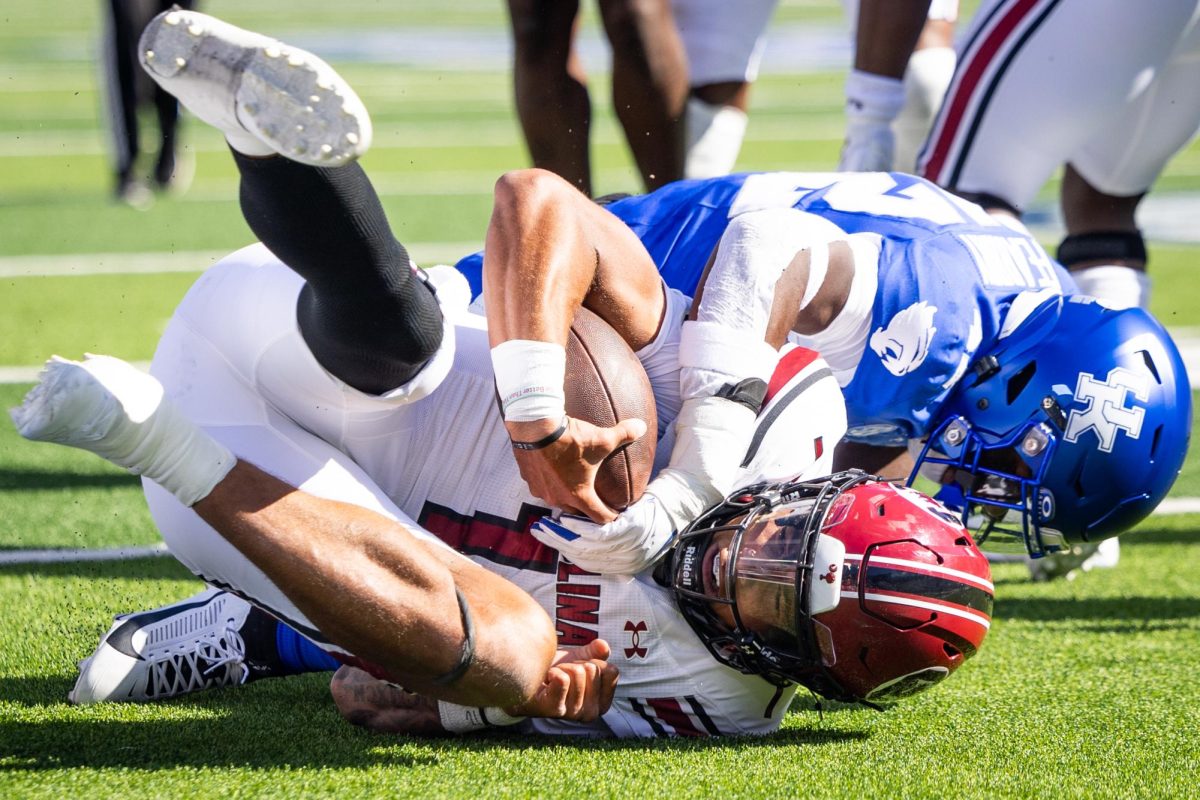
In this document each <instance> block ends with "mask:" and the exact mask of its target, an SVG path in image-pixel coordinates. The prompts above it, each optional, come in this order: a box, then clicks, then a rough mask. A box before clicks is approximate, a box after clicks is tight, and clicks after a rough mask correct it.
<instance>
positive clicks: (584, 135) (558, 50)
mask: <svg viewBox="0 0 1200 800" xmlns="http://www.w3.org/2000/svg"><path fill="white" fill-rule="evenodd" d="M508 13H509V18H510V20H511V23H512V34H513V89H514V93H515V96H516V106H517V117H518V118H519V119H520V121H521V130H522V131H523V132H524V134H525V143H526V145H527V146H528V147H529V155H530V157H531V158H532V159H533V164H534V166H537V167H541V168H543V169H548V170H550V171H552V172H556V173H558V174H559V175H562V176H563V177H564V178H565V179H566V180H568V181H569V182H570V183H571V184H572V185H573V186H575V187H576V188H577V189H579V190H580V191H582V192H583V193H584V194H587V195H590V194H591V193H592V167H591V156H590V154H589V151H588V136H589V133H590V129H591V120H592V106H591V100H590V98H589V97H588V89H587V75H586V74H585V73H584V69H583V62H581V61H580V60H579V57H578V55H577V54H576V52H575V48H574V46H573V44H574V39H575V29H576V25H577V17H578V15H579V0H508Z"/></svg>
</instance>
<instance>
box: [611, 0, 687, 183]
mask: <svg viewBox="0 0 1200 800" xmlns="http://www.w3.org/2000/svg"><path fill="white" fill-rule="evenodd" d="M600 16H601V18H602V20H603V22H604V30H605V32H606V33H607V34H608V41H609V43H610V44H611V45H612V93H613V108H614V109H615V110H616V114H617V119H619V120H620V121H621V127H622V128H623V129H624V130H625V139H626V141H627V142H628V143H629V149H630V151H632V153H633V158H634V161H635V162H637V165H638V171H639V172H641V174H642V181H643V182H644V183H645V184H646V188H647V189H657V188H658V187H659V186H662V185H664V184H667V183H670V182H672V181H676V180H679V179H680V178H682V177H683V136H684V130H683V112H684V104H685V103H686V102H687V82H688V77H687V74H688V73H687V62H686V60H685V57H684V53H683V44H682V43H681V42H680V40H679V32H678V31H677V30H676V28H675V22H674V19H673V18H672V16H671V4H670V2H669V0H600Z"/></svg>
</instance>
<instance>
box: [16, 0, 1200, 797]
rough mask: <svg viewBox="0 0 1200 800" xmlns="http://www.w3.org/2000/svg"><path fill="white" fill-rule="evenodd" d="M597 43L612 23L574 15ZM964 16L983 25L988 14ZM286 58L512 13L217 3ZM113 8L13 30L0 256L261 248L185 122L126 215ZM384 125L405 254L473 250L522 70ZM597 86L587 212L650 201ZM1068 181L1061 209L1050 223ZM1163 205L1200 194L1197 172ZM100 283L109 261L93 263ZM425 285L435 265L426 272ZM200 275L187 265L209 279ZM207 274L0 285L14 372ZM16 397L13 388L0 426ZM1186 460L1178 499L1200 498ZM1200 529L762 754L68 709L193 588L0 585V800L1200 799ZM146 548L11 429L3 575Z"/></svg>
mask: <svg viewBox="0 0 1200 800" xmlns="http://www.w3.org/2000/svg"><path fill="white" fill-rule="evenodd" d="M584 5H585V7H587V13H588V14H589V25H591V26H594V24H595V22H594V7H593V6H594V4H584ZM781 5H782V7H781V9H780V11H779V16H778V18H777V19H778V20H779V21H784V22H788V23H805V24H807V23H813V24H835V23H836V21H837V19H838V18H839V15H840V10H839V4H838V3H837V2H835V1H834V0H784V2H783V3H782V4H781ZM969 5H970V4H969ZM205 8H206V9H207V10H209V11H212V12H213V13H218V14H227V15H229V16H230V18H231V19H232V20H233V21H236V22H239V23H241V24H246V25H250V26H256V27H259V28H263V29H269V30H271V31H273V32H276V33H278V34H280V35H285V36H286V35H289V34H290V33H292V32H295V33H298V34H300V35H302V36H309V37H317V38H314V41H319V37H320V36H322V35H326V34H329V33H331V32H333V33H336V32H338V31H343V32H344V31H352V32H354V31H358V32H362V33H363V34H364V35H365V34H366V33H371V32H377V31H380V30H394V29H410V30H411V29H414V28H420V27H422V26H426V27H429V28H433V29H445V28H453V29H460V30H462V31H464V32H468V33H470V32H479V31H487V30H494V31H502V30H503V29H504V26H505V25H506V21H505V17H504V11H503V4H501V3H496V2H493V0H463V1H462V2H454V3H441V4H434V3H427V2H416V0H398V1H397V2H393V3H382V4H381V3H378V2H374V0H347V2H342V3H329V2H327V1H326V0H322V1H321V2H318V0H294V1H293V2H289V3H283V2H280V0H264V1H263V2H258V3H252V4H246V3H234V2H233V0H210V2H208V3H206V4H205ZM99 9H100V4H99V3H95V2H91V0H89V1H88V2H83V0H68V1H67V2H66V3H59V4H43V3H10V4H9V7H6V8H5V9H4V10H3V12H0V22H2V23H3V25H2V27H0V103H3V108H4V109H5V113H4V114H3V115H0V257H24V256H59V255H66V256H71V255H78V257H79V258H80V263H81V264H82V265H85V266H86V265H88V264H91V263H93V262H95V261H96V259H95V257H94V254H96V253H147V252H149V253H155V252H166V253H190V252H201V253H209V252H213V251H221V250H225V249H232V248H235V247H239V246H241V245H243V244H245V243H247V242H249V241H250V240H251V236H250V233H249V231H248V230H247V229H246V227H245V225H244V223H243V222H242V221H241V218H240V215H239V213H238V210H237V205H236V195H235V191H236V183H235V171H234V169H233V167H232V165H231V164H230V163H229V160H228V158H227V156H226V155H225V153H224V152H223V149H222V145H221V141H220V137H219V136H217V135H216V134H215V133H213V132H212V131H209V130H207V129H204V128H203V127H202V126H199V125H196V124H193V125H191V126H190V127H189V129H188V130H187V132H186V134H185V141H187V142H188V146H189V147H190V148H191V149H192V150H193V151H194V152H195V153H196V160H197V178H196V181H195V183H194V185H193V188H192V190H191V192H189V193H188V194H186V195H184V196H182V197H179V198H163V199H161V200H160V201H159V203H158V205H156V206H155V208H154V209H153V210H151V211H149V212H146V213H137V212H133V211H130V210H128V209H126V208H124V207H120V206H116V205H113V204H111V203H110V202H109V200H108V191H109V186H108V175H107V167H106V160H105V155H104V153H105V143H104V136H103V133H102V132H101V130H100V129H99V127H98V126H97V123H96V110H97V107H98V105H99V94H98V92H97V87H96V79H95V74H96V71H95V66H94V64H93V63H92V62H91V60H90V59H91V54H92V47H93V42H94V38H95V35H96V26H97V22H98V12H99ZM338 66H339V67H343V66H344V71H345V72H346V73H347V74H348V75H349V76H350V78H351V80H352V81H353V82H354V83H355V84H356V85H357V86H358V87H359V89H360V90H361V93H362V95H363V97H364V99H365V100H366V102H367V104H368V106H369V107H370V108H371V109H372V112H373V114H374V118H375V122H376V130H377V142H376V147H375V148H374V149H373V150H372V152H371V153H370V155H369V156H368V157H367V158H366V159H365V162H364V163H365V166H366V168H367V169H368V170H369V171H370V173H371V174H372V176H373V178H374V180H375V182H376V184H377V186H378V187H379V189H380V193H381V195H382V197H383V202H384V205H385V208H386V209H387V211H388V214H389V216H390V218H391V219H392V222H393V224H394V226H395V227H396V229H397V233H398V235H399V236H400V238H401V239H402V240H404V241H405V242H407V243H410V244H414V249H418V250H419V248H420V247H421V246H423V245H425V244H426V243H438V242H457V243H478V242H479V241H480V240H481V236H482V231H483V227H484V225H485V224H486V221H487V214H488V204H489V192H490V188H491V183H492V181H493V180H494V178H495V176H496V175H497V174H498V173H499V172H501V171H502V170H504V169H508V168H512V167H517V166H523V165H524V164H525V163H526V160H525V152H524V149H523V147H522V146H521V144H520V140H519V136H518V129H517V127H516V123H515V121H514V119H513V117H512V113H511V108H510V105H509V102H510V101H509V92H510V87H509V77H508V75H507V74H504V73H503V71H493V72H486V71H479V70H464V69H460V68H454V69H445V70H442V69H431V68H422V69H413V68H411V67H408V66H405V65H403V64H370V63H353V64H348V65H341V64H339V65H338ZM595 77H596V79H597V80H596V81H595V82H594V84H593V90H594V91H593V101H594V106H595V110H596V121H595V129H594V136H593V158H594V166H595V169H596V173H597V178H596V187H597V189H598V191H601V192H606V191H617V190H626V191H627V190H630V189H634V188H636V183H635V177H634V173H633V172H632V170H631V169H630V166H629V158H628V155H627V154H626V153H625V150H624V147H623V145H622V144H621V138H620V135H619V134H618V132H617V130H616V128H615V126H614V125H613V120H612V115H611V111H610V109H609V107H608V100H607V86H606V81H605V78H604V76H603V75H597V76H595ZM840 87H841V77H840V75H838V74H836V73H822V74H814V75H765V76H763V78H762V79H761V80H760V81H759V83H758V84H757V85H756V87H755V89H754V94H753V100H752V102H753V109H752V116H751V122H750V129H749V135H748V141H747V145H746V147H745V149H744V151H743V155H742V158H741V160H740V162H739V167H740V168H743V169H814V170H827V169H829V168H831V167H832V165H833V163H834V162H835V160H836V157H837V151H838V147H839V141H840V138H841V125H842V117H841V102H842V100H841V88H840ZM1054 188H1055V187H1054V184H1053V183H1052V184H1051V185H1050V186H1048V187H1047V189H1046V191H1045V192H1044V193H1043V197H1047V198H1048V197H1052V196H1053V192H1054ZM1159 189H1160V190H1170V191H1175V190H1190V191H1195V190H1197V189H1200V148H1197V147H1196V146H1193V147H1191V148H1190V149H1189V150H1187V151H1186V152H1185V153H1183V154H1182V155H1181V156H1180V157H1178V158H1177V159H1176V160H1175V161H1174V162H1173V163H1172V164H1171V166H1170V168H1169V169H1168V172H1167V174H1166V175H1165V176H1164V178H1163V180H1162V181H1160V186H1159ZM102 260H103V261H105V263H111V260H112V259H108V258H106V259H102ZM423 260H424V259H423ZM1197 260H1200V248H1195V247H1181V246H1161V245H1155V246H1154V247H1153V262H1154V267H1153V270H1154V273H1155V275H1156V280H1157V281H1158V283H1157V291H1156V295H1155V301H1154V302H1155V305H1154V309H1155V311H1156V312H1157V313H1159V315H1160V316H1161V317H1163V318H1164V319H1165V320H1166V321H1167V322H1168V324H1171V325H1180V326H1200V311H1198V309H1200V302H1198V301H1200V296H1198V295H1200V289H1198V288H1197V284H1196V281H1195V280H1194V278H1193V273H1194V270H1195V264H1196V262H1197ZM199 266H202V265H198V267H197V268H199ZM193 277H194V274H187V273H176V274H157V275H89V276H82V277H47V278H23V277H13V276H11V275H7V276H2V277H0V365H18V366H23V365H29V364H34V363H39V362H40V361H41V360H42V359H43V358H45V357H46V356H47V355H49V354H50V353H52V352H62V353H64V354H67V355H74V356H78V355H79V354H80V353H82V352H83V351H84V350H89V349H90V350H99V351H102V352H113V353H115V354H118V355H122V356H125V357H127V358H132V359H137V360H140V359H145V358H148V357H149V356H150V354H151V352H152V351H153V346H154V341H155V339H156V338H157V336H158V334H159V332H160V331H161V327H162V325H163V322H164V321H165V319H166V317H167V316H168V315H169V314H170V311H171V309H172V308H173V306H174V305H175V303H177V302H178V300H179V298H180V296H182V293H183V292H184V291H185V290H186V287H187V285H188V284H189V283H190V281H191V280H192V279H193ZM26 388H27V386H23V385H2V386H0V404H2V405H3V406H4V407H9V406H12V405H14V404H16V403H17V402H19V400H20V397H21V395H22V394H23V393H24V391H25V389H26ZM1198 458H1200V456H1197V455H1195V454H1193V455H1192V456H1191V457H1190V458H1189V460H1188V463H1187V466H1186V467H1185V472H1184V475H1183V476H1182V478H1181V479H1180V481H1179V483H1178V485H1177V487H1176V490H1175V492H1174V494H1175V495H1176V496H1200V464H1198V463H1197V459H1198ZM1198 524H1200V516H1194V515H1193V516H1179V517H1169V518H1152V519H1150V520H1148V521H1146V522H1145V523H1143V525H1142V526H1141V527H1140V528H1139V530H1138V531H1137V533H1136V534H1135V535H1132V536H1128V537H1126V539H1125V543H1124V546H1123V547H1122V563H1121V566H1120V568H1119V569H1118V570H1114V571H1103V572H1093V573H1089V574H1087V575H1083V576H1081V577H1079V578H1078V579H1077V580H1075V581H1073V582H1060V583H1055V584H1049V585H1033V584H1029V583H1026V582H1024V581H1023V580H1022V577H1023V574H1024V573H1023V568H1022V567H1020V566H1017V565H1004V566H1001V567H999V568H997V570H996V578H997V595H998V598H999V599H998V601H997V607H996V619H995V624H994V626H993V629H992V632H991V634H990V635H989V638H988V641H987V642H986V644H985V647H984V648H983V650H981V652H980V654H979V656H978V657H977V658H975V659H974V660H973V661H972V662H970V663H968V665H967V666H966V667H965V668H964V669H963V670H962V671H961V672H960V673H959V674H957V675H955V676H954V677H953V678H952V679H951V680H950V681H947V682H946V683H945V684H944V685H942V686H940V687H938V688H936V689H934V690H933V691H931V692H929V693H927V694H925V695H923V696H921V697H918V698H914V699H912V700H911V701H910V702H907V703H904V704H902V705H900V706H898V707H897V708H896V709H893V710H891V711H889V712H887V713H886V714H882V715H881V714H876V713H874V712H870V711H865V710H855V709H847V708H843V707H834V708H826V709H825V711H824V714H823V716H821V715H818V714H817V713H816V712H815V711H813V710H812V704H811V702H810V701H808V700H802V701H799V702H798V703H797V704H796V707H795V708H794V710H793V713H792V714H791V715H789V716H788V718H787V720H786V724H785V729H784V731H783V732H782V733H780V734H778V735H776V736H773V737H770V738H768V739H766V740H763V741H724V742H692V741H682V742H631V743H624V742H554V741H539V740H532V741H531V740H524V739H519V738H514V737H510V736H487V737H480V738H476V739H463V740H450V741H432V742H427V741H417V740H411V739H404V738H394V737H386V736H378V735H372V734H367V733H364V732H362V731H359V730H356V729H354V728H352V727H350V726H349V725H346V724H344V723H343V722H342V721H341V720H340V719H338V718H337V717H336V715H335V713H334V711H333V708H332V705H331V703H330V701H329V699H328V695H327V691H326V688H325V683H326V679H325V678H323V677H321V676H313V677H308V678H299V679H287V680H283V681H275V682H269V683H259V684H256V685H252V686H249V687H245V688H243V689H238V690H230V691H224V692H218V693H212V694H210V695H207V696H205V695H201V696H197V697H195V698H190V699H183V700H180V701H176V702H172V703H167V704H163V705H158V706H145V707H139V706H124V707H122V706H110V707H106V708H83V709H80V708H72V707H69V706H67V705H66V704H65V702H64V698H65V694H66V692H67V690H68V689H69V688H70V686H71V683H72V681H73V679H74V674H75V670H74V662H75V661H76V660H77V659H79V658H82V657H83V656H85V655H87V654H88V653H89V652H90V651H91V649H92V648H93V647H94V645H95V643H96V639H97V637H98V636H99V635H100V634H101V633H103V631H104V630H106V629H107V627H108V625H109V621H110V619H111V616H112V615H113V614H115V613H118V612H122V611H129V610H134V609H142V608H149V607H152V606H154V605H157V604H161V603H165V602H169V601H172V600H176V599H179V598H182V597H185V596H187V595H188V594H190V593H192V592H194V591H196V590H197V589H198V588H199V587H200V584H199V582H198V581H197V580H196V579H194V578H192V577H191V576H190V575H189V574H188V573H187V572H186V571H185V570H184V569H183V568H182V567H180V566H178V565H177V564H176V563H175V562H173V561H171V560H169V559H141V560H134V561H128V562H122V563H86V562H80V563H72V564H64V565H51V566H37V565H33V566H10V567H0V610H2V611H3V614H2V615H0V621H2V622H3V624H2V625H0V797H5V798H7V797H13V798H59V797H65V796H72V797H88V798H92V797H97V798H100V797H121V798H136V797H147V798H149V797H154V798H158V797H164V796H178V797H193V796H202V795H203V796H208V795H212V796H228V797H231V798H242V797H264V798H275V797H326V796H339V797H354V798H358V797H362V798H374V797H379V798H385V797H386V798H395V797H414V798H426V797H479V798H483V797H527V796H544V797H549V796H553V797H562V798H566V797H592V796H603V797H622V796H629V797H648V798H659V797H664V798H665V797H686V798H697V797H728V798H761V797H779V798H793V797H814V798H829V797H880V798H892V797H931V798H932V797H947V796H967V797H989V798H990V797H1054V798H1057V797H1097V798H1109V797H1146V798H1160V797H1180V798H1185V797H1192V796H1195V793H1196V792H1195V776H1196V775H1197V774H1198V773H1200V764H1198V761H1200V744H1198V742H1200V737H1198V736H1197V735H1196V731H1197V729H1198V727H1200V725H1198V723H1200V719H1198V718H1197V717H1198V716H1200V711H1198V710H1197V709H1200V690H1197V689H1196V688H1195V685H1196V681H1195V680H1194V679H1193V677H1192V676H1193V675H1195V674H1196V673H1197V672H1198V671H1200V670H1198V667H1200V641H1197V639H1198V635H1197V632H1198V629H1200V600H1197V598H1200V573H1198V572H1197V570H1196V569H1195V568H1194V566H1193V565H1194V564H1195V563H1197V560H1198V559H1200V545H1198V542H1197V537H1196V535H1195V533H1194V532H1195V530H1196V527H1197V525H1198ZM156 540H157V535H156V534H155V532H154V531H153V527H152V524H151V522H150V519H149V515H148V514H147V512H146V510H145V505H144V502H143V500H142V498H141V494H140V491H139V488H138V482H137V480H136V479H135V478H132V477H130V476H127V475H125V474H124V473H123V472H121V471H120V470H117V469H116V468H114V467H111V466H108V465H106V464H104V463H103V462H101V461H100V460H99V459H96V458H94V457H92V456H90V455H88V454H85V453H81V452H77V451H73V450H67V449H64V448H56V447H53V446H49V445H33V444H30V443H26V442H24V441H22V440H20V439H19V438H18V437H17V436H16V434H15V432H14V431H13V430H12V428H11V426H8V425H7V424H6V423H4V422H2V421H0V551H4V550H11V549H14V548H41V547H80V546H86V547H115V546H122V545H144V544H149V543H151V542H154V541H156Z"/></svg>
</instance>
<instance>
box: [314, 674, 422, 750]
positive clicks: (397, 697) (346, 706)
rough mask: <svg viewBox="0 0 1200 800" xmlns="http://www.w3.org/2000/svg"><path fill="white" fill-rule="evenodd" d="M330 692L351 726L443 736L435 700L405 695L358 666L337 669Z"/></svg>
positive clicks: (416, 695)
mask: <svg viewBox="0 0 1200 800" xmlns="http://www.w3.org/2000/svg"><path fill="white" fill-rule="evenodd" d="M329 691H330V693H331V694H332V695H333V702H334V704H335V705H337V709H338V711H339V712H341V715H342V716H343V717H345V718H346V721H348V722H350V723H351V724H353V725H360V726H362V727H364V728H367V729H369V730H373V731H378V732H381V733H407V734H417V735H423V736H428V735H430V734H441V733H445V729H443V728H442V722H441V718H440V716H439V714H438V705H437V701H436V700H430V699H429V698H427V697H422V696H421V695H419V694H413V693H412V692H406V691H404V690H403V689H401V688H400V687H399V686H396V685H395V684H394V683H388V682H387V681H381V680H379V679H378V678H374V677H372V676H371V675H368V674H367V673H366V672H363V671H362V670H361V669H358V668H357V667H350V666H343V667H340V668H339V669H338V671H337V672H335V673H334V675H333V682H332V683H330V685H329Z"/></svg>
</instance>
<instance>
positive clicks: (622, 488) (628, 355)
mask: <svg viewBox="0 0 1200 800" xmlns="http://www.w3.org/2000/svg"><path fill="white" fill-rule="evenodd" d="M564 389H565V391H566V408H567V414H569V415H570V416H572V417H575V418H576V419H582V420H586V421H588V422H590V423H592V424H593V425H599V426H601V427H605V428H607V427H610V426H612V425H615V424H617V422H619V421H621V420H626V419H632V418H635V417H636V418H637V419H640V420H644V421H645V423H646V434H645V435H644V436H643V437H642V438H640V439H638V440H637V441H636V442H633V443H632V444H629V445H626V446H625V447H623V448H621V449H620V450H617V451H616V452H614V453H613V454H612V455H610V456H609V457H608V458H606V459H605V460H604V462H603V463H602V464H601V465H600V469H599V471H598V472H597V473H596V494H598V495H599V496H600V499H601V500H603V501H604V502H605V503H607V504H608V505H609V506H610V507H612V508H614V509H617V510H618V511H619V510H622V509H624V508H626V507H627V506H628V505H629V504H630V503H632V502H633V501H634V500H637V499H638V498H639V497H641V496H642V492H644V491H645V490H646V484H647V483H648V482H649V481H650V470H651V469H652V468H653V467H654V444H655V441H656V436H657V431H658V416H657V414H656V413H655V409H654V392H653V391H652V390H651V388H650V379H649V378H648V377H646V370H645V369H643V368H642V362H640V361H638V357H637V356H636V355H634V353H633V351H632V350H630V349H629V345H628V344H626V343H625V340H624V339H622V338H621V336H620V334H618V333H617V332H616V331H615V330H613V328H612V327H611V326H610V325H609V324H608V323H607V322H605V321H604V320H602V319H601V318H600V317H599V316H597V315H596V314H594V313H592V312H591V311H588V310H587V309H586V308H582V307H581V308H580V309H579V311H578V312H577V313H576V314H575V321H574V322H572V323H571V331H570V334H569V335H568V336H567V374H566V381H565V386H564Z"/></svg>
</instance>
